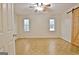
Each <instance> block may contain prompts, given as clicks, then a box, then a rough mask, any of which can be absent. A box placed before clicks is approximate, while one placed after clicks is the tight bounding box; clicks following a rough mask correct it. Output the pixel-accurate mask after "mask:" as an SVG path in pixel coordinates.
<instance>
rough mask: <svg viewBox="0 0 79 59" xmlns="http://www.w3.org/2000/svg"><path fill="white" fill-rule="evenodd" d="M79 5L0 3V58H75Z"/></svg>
mask: <svg viewBox="0 0 79 59" xmlns="http://www.w3.org/2000/svg"><path fill="white" fill-rule="evenodd" d="M78 54H79V3H47V4H46V3H0V55H78Z"/></svg>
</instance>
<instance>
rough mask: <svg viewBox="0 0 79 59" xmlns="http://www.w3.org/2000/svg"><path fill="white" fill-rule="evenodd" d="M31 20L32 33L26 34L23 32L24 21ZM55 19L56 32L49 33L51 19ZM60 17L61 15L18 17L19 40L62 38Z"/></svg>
mask: <svg viewBox="0 0 79 59" xmlns="http://www.w3.org/2000/svg"><path fill="white" fill-rule="evenodd" d="M24 18H29V19H30V25H31V28H30V32H24V30H23V19H24ZM50 18H55V21H56V30H55V31H54V32H50V31H49V26H48V25H49V24H48V22H49V19H50ZM60 20H61V19H60V16H59V15H55V16H53V15H45V14H27V15H17V28H18V29H17V31H18V37H19V38H25V37H27V38H29V37H30V38H31V37H32V38H33V37H34V38H43V37H44V38H46V37H47V38H57V37H60V27H61V26H60V25H61V23H60Z"/></svg>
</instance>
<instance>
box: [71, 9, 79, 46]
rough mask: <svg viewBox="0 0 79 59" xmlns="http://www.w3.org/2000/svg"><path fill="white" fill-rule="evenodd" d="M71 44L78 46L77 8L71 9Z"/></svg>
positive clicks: (78, 19) (78, 10)
mask: <svg viewBox="0 0 79 59" xmlns="http://www.w3.org/2000/svg"><path fill="white" fill-rule="evenodd" d="M72 17H73V19H72V44H74V45H76V46H79V8H77V9H75V10H73V11H72Z"/></svg>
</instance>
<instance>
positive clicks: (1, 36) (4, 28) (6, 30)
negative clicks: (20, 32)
mask: <svg viewBox="0 0 79 59" xmlns="http://www.w3.org/2000/svg"><path fill="white" fill-rule="evenodd" d="M0 12H1V13H0V17H1V18H0V21H1V23H0V51H1V52H8V54H10V55H11V54H12V55H13V54H15V39H16V37H15V34H16V31H15V28H16V27H15V18H14V5H13V4H12V3H0Z"/></svg>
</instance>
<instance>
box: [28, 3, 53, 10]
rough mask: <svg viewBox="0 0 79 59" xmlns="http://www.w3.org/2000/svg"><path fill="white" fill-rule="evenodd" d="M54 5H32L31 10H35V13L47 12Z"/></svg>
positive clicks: (30, 5)
mask: <svg viewBox="0 0 79 59" xmlns="http://www.w3.org/2000/svg"><path fill="white" fill-rule="evenodd" d="M51 7H52V4H51V3H49V4H44V3H30V4H29V8H33V9H34V11H35V12H40V11H43V12H45V11H47V9H49V8H51Z"/></svg>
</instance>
